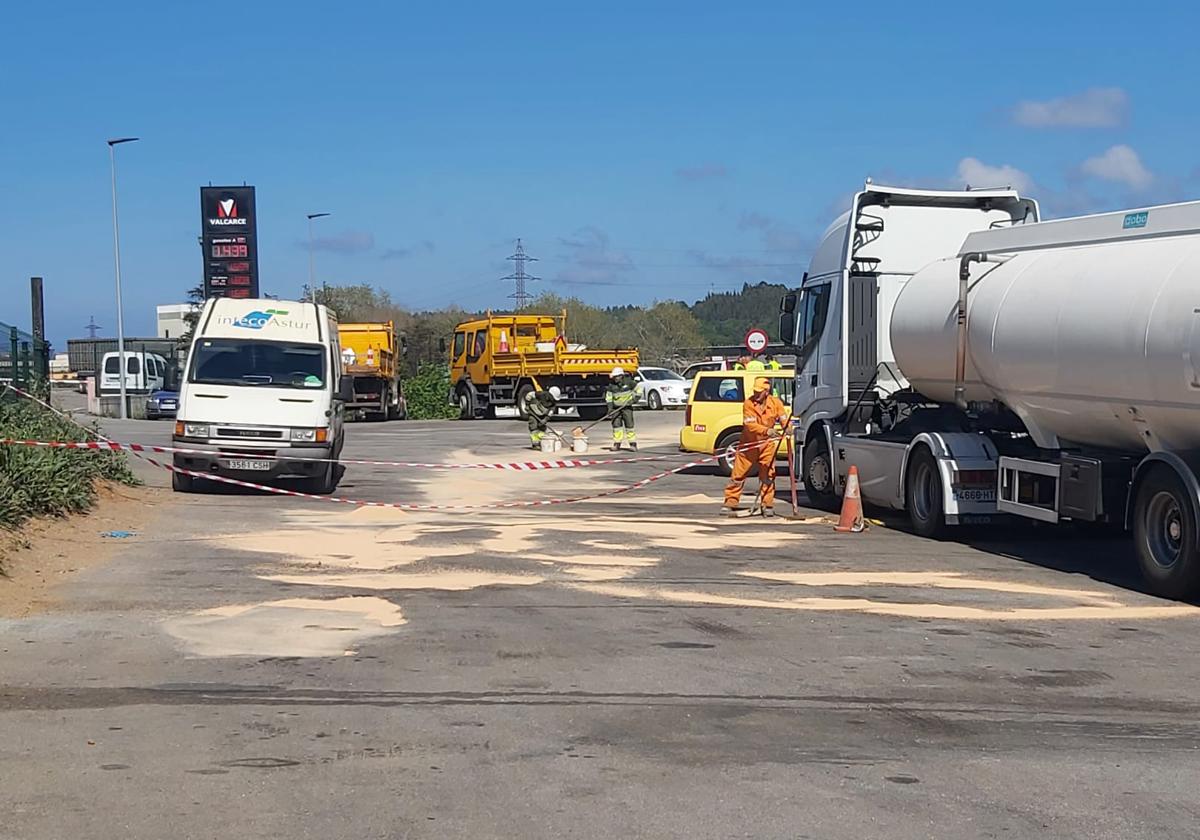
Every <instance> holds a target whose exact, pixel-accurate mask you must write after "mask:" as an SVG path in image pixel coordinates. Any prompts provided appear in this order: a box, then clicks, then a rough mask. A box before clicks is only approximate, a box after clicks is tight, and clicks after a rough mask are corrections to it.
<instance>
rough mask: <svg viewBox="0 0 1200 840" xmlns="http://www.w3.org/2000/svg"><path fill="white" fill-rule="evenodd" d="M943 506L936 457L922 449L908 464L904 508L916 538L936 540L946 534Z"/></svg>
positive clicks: (940, 480)
mask: <svg viewBox="0 0 1200 840" xmlns="http://www.w3.org/2000/svg"><path fill="white" fill-rule="evenodd" d="M942 504H943V501H942V474H941V472H940V471H939V470H938V466H937V461H936V460H935V459H934V457H933V453H932V452H930V451H929V450H928V449H927V448H925V447H924V446H922V447H920V448H919V449H918V450H917V451H916V452H914V453H913V456H912V460H910V461H909V462H908V472H907V473H906V474H905V480H904V507H905V509H907V510H908V521H909V522H910V523H911V524H912V529H913V531H914V532H915V533H916V534H918V535H919V536H922V537H930V538H932V539H937V538H938V537H941V536H942V534H943V533H945V531H946V517H945V515H944V514H943V512H942Z"/></svg>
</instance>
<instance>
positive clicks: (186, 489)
mask: <svg viewBox="0 0 1200 840" xmlns="http://www.w3.org/2000/svg"><path fill="white" fill-rule="evenodd" d="M171 489H172V490H173V491H175V492H176V493H194V492H196V479H195V478H193V477H192V476H190V475H184V474H183V473H177V472H173V473H171Z"/></svg>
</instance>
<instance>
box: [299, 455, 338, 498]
mask: <svg viewBox="0 0 1200 840" xmlns="http://www.w3.org/2000/svg"><path fill="white" fill-rule="evenodd" d="M337 480H338V463H337V462H336V461H329V462H328V463H326V464H325V469H324V470H323V471H322V472H321V474H320V475H318V476H315V477H314V478H306V479H305V480H304V492H305V493H312V494H313V495H316V496H327V495H329V494H330V493H332V492H333V488H334V487H336V486H337Z"/></svg>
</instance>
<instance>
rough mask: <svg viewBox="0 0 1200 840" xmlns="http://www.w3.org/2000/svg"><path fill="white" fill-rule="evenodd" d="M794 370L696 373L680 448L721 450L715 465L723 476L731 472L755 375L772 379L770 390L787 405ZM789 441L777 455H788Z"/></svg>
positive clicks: (684, 449) (709, 451) (707, 451)
mask: <svg viewBox="0 0 1200 840" xmlns="http://www.w3.org/2000/svg"><path fill="white" fill-rule="evenodd" d="M795 375H796V372H795V371H794V370H790V369H789V370H705V371H701V372H700V373H697V374H696V379H695V381H694V382H692V392H691V394H690V395H689V397H688V404H687V411H686V413H685V414H684V419H683V428H682V429H680V430H679V448H680V449H681V450H683V451H684V452H703V453H704V454H705V455H716V454H717V453H721V457H720V459H719V460H718V461H717V466H718V467H719V468H720V470H721V472H723V473H724V474H725V475H729V474H730V473H731V472H732V471H733V458H734V454H735V451H734V450H735V449H736V448H737V445H738V442H739V441H740V440H741V438H742V403H743V402H744V401H745V399H746V396H747V395H748V394H749V393H750V389H751V387H752V386H753V384H754V380H755V378H756V377H759V376H765V377H767V378H768V379H770V380H771V392H772V393H773V394H775V396H777V397H779V399H781V400H782V401H783V404H784V405H786V406H788V407H789V408H790V407H791V405H792V381H793V377H794V376H795ZM790 450H791V441H790V440H788V438H787V437H785V438H784V440H783V444H782V445H781V446H780V447H779V457H780V458H787V457H788V452H789V451H790Z"/></svg>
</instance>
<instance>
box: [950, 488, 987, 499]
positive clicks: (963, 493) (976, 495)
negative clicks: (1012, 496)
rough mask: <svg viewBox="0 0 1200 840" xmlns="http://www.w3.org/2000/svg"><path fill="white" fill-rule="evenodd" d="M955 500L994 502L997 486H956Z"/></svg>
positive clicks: (954, 489)
mask: <svg viewBox="0 0 1200 840" xmlns="http://www.w3.org/2000/svg"><path fill="white" fill-rule="evenodd" d="M951 489H952V490H953V493H954V500H955V501H958V502H994V501H996V488H994V487H987V488H983V487H954V488H951Z"/></svg>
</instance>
